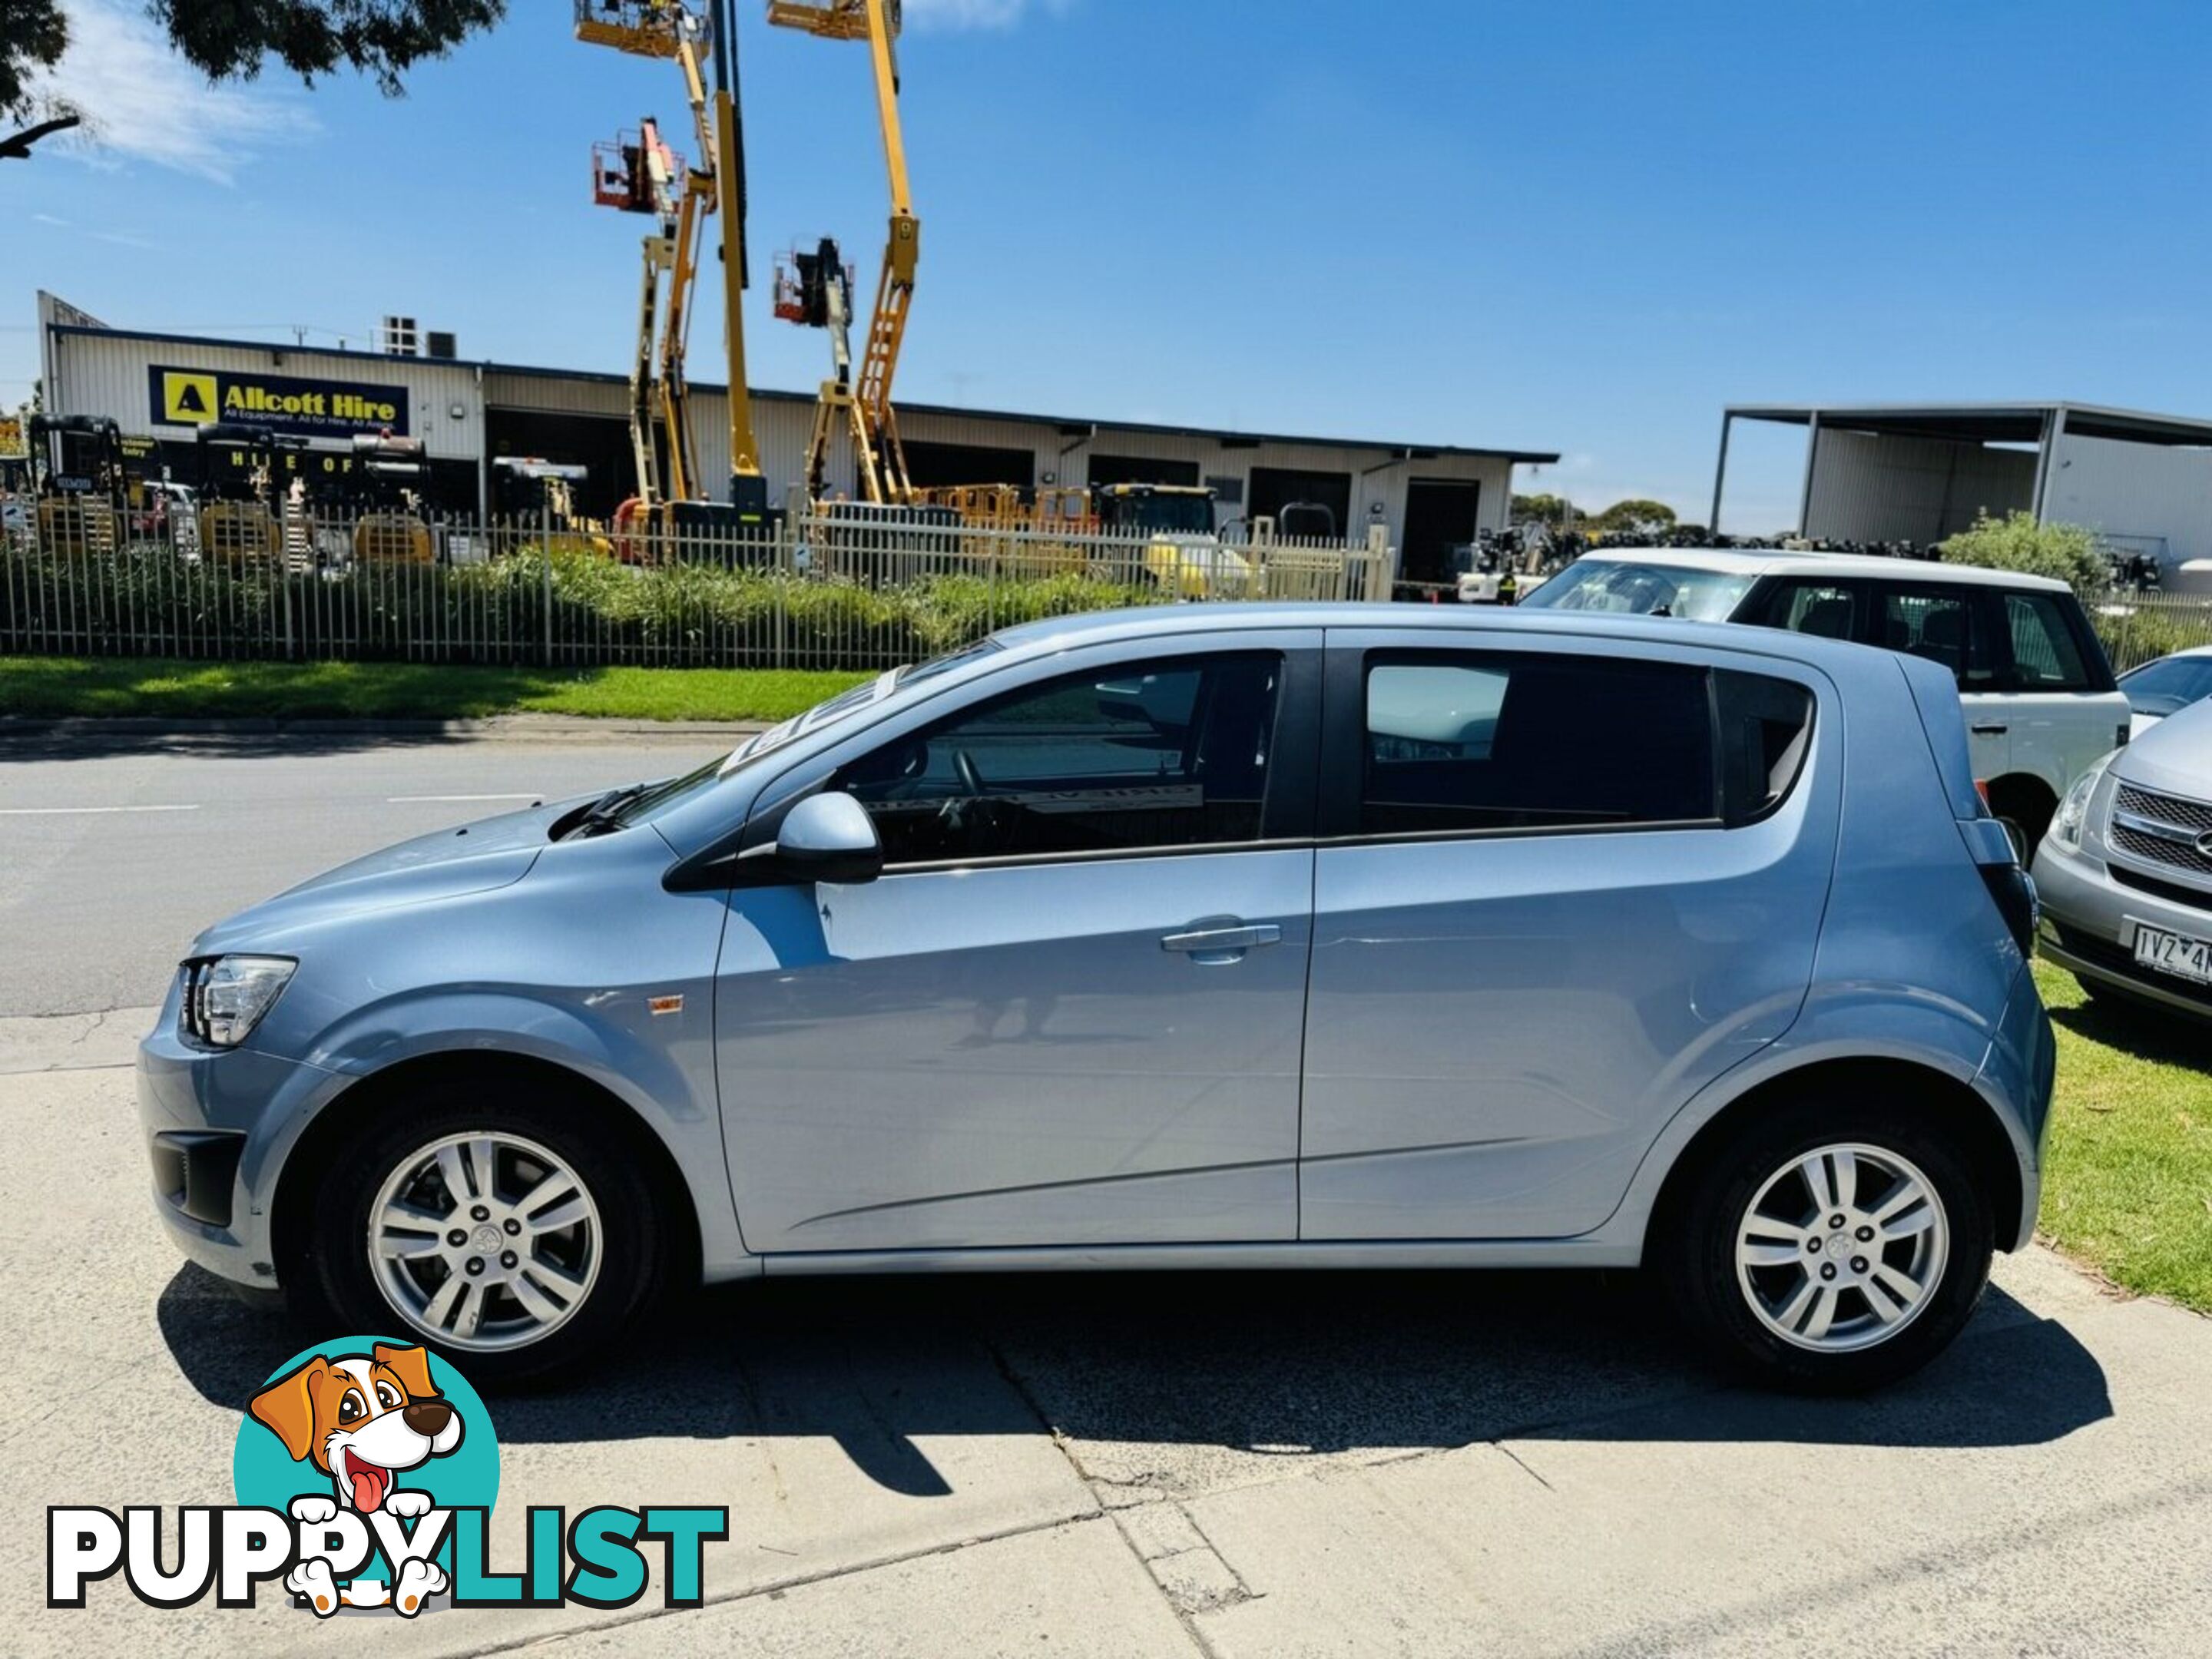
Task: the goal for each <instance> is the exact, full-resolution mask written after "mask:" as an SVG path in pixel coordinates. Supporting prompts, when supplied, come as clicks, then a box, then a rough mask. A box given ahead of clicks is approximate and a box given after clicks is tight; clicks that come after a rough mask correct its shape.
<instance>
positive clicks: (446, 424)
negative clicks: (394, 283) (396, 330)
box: [46, 334, 484, 461]
mask: <svg viewBox="0 0 2212 1659" xmlns="http://www.w3.org/2000/svg"><path fill="white" fill-rule="evenodd" d="M51 338H52V348H53V383H52V385H50V386H48V387H47V388H46V397H47V401H48V404H49V406H50V407H52V408H53V409H56V410H61V411H63V412H64V413H67V414H71V415H106V416H112V418H113V419H114V420H115V421H116V422H117V423H118V425H120V426H121V427H122V428H123V429H124V431H125V432H127V433H138V434H143V435H146V436H149V437H155V438H167V439H172V440H176V441H190V440H191V436H192V428H191V427H189V426H179V425H176V424H174V423H165V422H162V421H161V420H160V419H159V418H158V417H159V416H161V410H158V409H156V408H155V407H153V406H152V400H151V398H150V397H149V392H148V387H147V380H146V372H147V370H148V369H149V368H153V367H155V366H156V365H161V366H164V367H167V368H197V369H212V370H216V371H219V372H227V373H229V374H283V375H291V376H295V377H297V378H302V379H328V380H342V381H345V382H348V383H350V384H356V385H365V386H405V387H406V388H407V392H408V416H409V418H408V422H407V426H408V430H407V431H406V432H405V433H404V434H402V435H403V436H405V437H411V438H420V439H422V441H423V442H424V444H425V446H426V447H428V450H429V453H431V454H433V455H435V456H438V457H440V458H441V459H447V460H467V461H476V460H478V459H481V458H482V457H483V451H484V429H483V398H482V396H481V395H480V393H479V392H478V391H477V371H476V368H475V366H474V365H473V364H470V363H441V362H435V361H433V360H430V359H427V358H421V357H413V358H400V357H377V356H371V355H366V354H363V355H358V356H356V355H352V354H341V353H338V352H331V351H301V350H298V349H294V348H292V347H290V346H269V347H262V346H235V345H209V344H205V343H201V342H198V341H170V340H146V339H140V338H137V337H134V336H131V335H125V334H116V335H106V334H55V335H53V336H52V337H51ZM456 408H458V409H459V410H460V411H461V413H460V415H459V416H458V417H456V416H453V413H452V410H454V409H456ZM313 447H317V448H328V449H343V448H344V447H346V445H345V443H344V442H343V441H337V440H332V439H317V440H314V441H313Z"/></svg>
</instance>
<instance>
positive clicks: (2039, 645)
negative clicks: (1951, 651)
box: [2004, 593, 2093, 691]
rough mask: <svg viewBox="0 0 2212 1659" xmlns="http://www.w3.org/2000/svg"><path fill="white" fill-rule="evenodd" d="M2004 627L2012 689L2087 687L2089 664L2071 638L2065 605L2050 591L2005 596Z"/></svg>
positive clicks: (2044, 689) (2072, 631)
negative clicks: (2009, 647) (2008, 643)
mask: <svg viewBox="0 0 2212 1659" xmlns="http://www.w3.org/2000/svg"><path fill="white" fill-rule="evenodd" d="M2004 616H2005V626H2006V630H2007V632H2008V633H2009V634H2010V635H2011V636H2012V670H2013V682H2014V686H2015V689H2016V690H2021V691H2087V690H2090V689H2091V688H2092V685H2093V682H2092V680H2091V678H2090V675H2089V669H2088V665H2087V664H2086V663H2084V662H2083V661H2082V660H2081V647H2080V646H2078V645H2076V644H2075V642H2074V629H2073V628H2072V627H2071V625H2070V624H2069V622H2068V619H2067V615H2066V611H2065V609H2064V608H2063V606H2062V605H2060V604H2059V602H2058V600H2057V598H2056V597H2055V596H2054V595H2051V594H2049V593H2008V594H2006V595H2005V596H2004Z"/></svg>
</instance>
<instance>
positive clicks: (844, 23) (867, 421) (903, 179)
mask: <svg viewBox="0 0 2212 1659" xmlns="http://www.w3.org/2000/svg"><path fill="white" fill-rule="evenodd" d="M768 21H769V22H771V23H774V24H777V25H779V26H781V27H785V28H795V29H804V30H805V31H806V32H807V33H810V34H815V35H819V36H821V37H822V38H823V39H824V40H865V41H866V42H867V43H868V55H869V58H870V60H871V61H872V64H873V65H874V68H875V81H876V115H877V118H878V122H879V123H880V125H881V126H882V128H883V137H884V167H885V168H886V170H887V171H888V173H890V200H891V213H890V235H889V238H888V240H886V241H885V243H884V262H883V268H882V270H880V271H879V272H878V276H877V278H876V305H875V309H874V311H873V312H872V313H870V315H869V318H868V331H867V334H866V337H865V339H864V341H863V343H862V346H861V350H860V379H859V382H858V384H857V385H855V384H854V381H853V379H852V376H851V374H850V372H849V368H848V364H849V361H850V354H849V352H848V351H847V350H846V349H844V348H843V346H842V316H843V314H844V313H846V312H848V310H849V303H850V302H849V297H848V295H846V294H845V293H843V292H842V289H843V285H844V281H845V274H844V270H843V268H842V266H841V265H839V264H838V263H837V258H836V249H835V246H834V245H833V244H829V243H826V242H825V243H824V244H823V246H822V249H821V252H820V255H819V256H818V257H819V258H820V270H819V273H818V278H819V280H821V281H822V282H823V283H825V284H827V285H829V289H830V295H829V297H830V300H831V303H830V304H829V306H827V307H816V306H813V305H811V304H809V305H807V306H806V307H805V313H806V314H803V315H800V316H798V317H795V318H792V320H794V321H799V322H802V323H807V324H810V325H812V326H815V327H824V326H829V327H832V328H834V329H835V330H836V336H837V337H833V341H832V347H833V350H835V351H836V362H837V371H838V372H837V374H836V377H835V378H833V379H831V380H824V381H823V383H822V395H821V398H820V400H819V401H818V402H817V404H815V408H814V435H813V438H812V440H811V442H810V443H809V444H808V446H807V453H806V483H807V493H808V495H810V496H811V497H813V498H815V499H817V500H818V499H819V498H820V495H821V494H822V488H823V473H824V471H825V470H826V468H827V466H828V462H829V445H830V442H831V441H832V439H833V438H834V436H835V435H836V428H837V425H838V422H839V421H840V420H841V419H842V421H843V422H844V423H845V425H846V427H847V428H848V430H849V431H850V432H851V434H852V439H853V465H854V471H855V472H856V473H857V474H858V475H859V479H860V493H861V495H862V498H863V499H865V500H866V501H873V502H877V503H879V504H881V505H883V506H886V507H908V506H911V505H913V503H914V499H915V492H914V486H913V483H912V482H911V481H910V480H909V479H908V477H907V470H906V452H905V451H904V449H902V447H900V445H899V435H898V417H897V416H896V414H895V413H894V412H893V410H892V408H891V380H892V378H893V376H894V375H896V373H897V372H898V359H899V349H900V347H901V346H902V344H903V343H904V342H905V338H906V321H907V313H908V309H909V307H911V306H912V304H913V301H914V275H915V264H917V262H918V261H919V259H920V258H921V220H919V219H917V218H915V216H914V201H913V197H912V194H911V192H910V191H908V185H907V173H906V138H905V135H904V133H903V132H902V130H901V128H900V125H899V109H898V94H899V82H898V63H897V59H896V57H895V55H894V53H893V49H892V43H893V41H894V40H896V39H897V36H898V31H899V0H769V6H768ZM794 263H797V260H796V258H794ZM779 310H780V313H781V314H782V315H784V316H786V317H791V312H790V311H789V310H787V309H783V308H782V307H779ZM817 318H818V319H820V320H817Z"/></svg>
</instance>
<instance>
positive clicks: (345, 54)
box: [0, 0, 507, 120]
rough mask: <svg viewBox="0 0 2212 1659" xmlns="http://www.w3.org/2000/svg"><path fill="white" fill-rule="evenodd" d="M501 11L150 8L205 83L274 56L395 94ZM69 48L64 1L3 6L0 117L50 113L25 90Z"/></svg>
mask: <svg viewBox="0 0 2212 1659" xmlns="http://www.w3.org/2000/svg"><path fill="white" fill-rule="evenodd" d="M506 10H507V0H234V3H228V4H213V3H209V0H148V3H147V6H146V11H147V14H148V15H149V16H151V17H152V18H153V19H154V21H155V22H156V23H158V24H160V25H161V28H162V30H163V31H164V32H165V33H167V35H168V37H169V41H170V44H171V45H173V46H175V47H176V49H177V52H178V53H179V55H180V56H181V57H182V58H184V59H185V62H186V63H188V64H191V65H192V66H193V67H194V68H196V69H197V70H201V71H202V72H203V73H204V74H205V75H206V76H208V77H209V79H210V80H217V81H222V80H244V81H250V80H252V79H253V78H254V77H255V76H258V75H259V74H260V73H261V69H262V65H263V64H264V63H265V62H266V61H267V60H269V59H270V58H274V59H276V61H277V62H278V63H281V64H283V66H284V67H285V68H286V69H289V70H292V71H293V72H294V73H295V74H296V75H298V76H300V78H301V80H303V81H305V82H307V83H308V84H310V85H313V82H314V79H315V77H316V76H319V75H329V74H331V73H334V72H335V71H337V70H340V69H350V70H358V71H360V72H361V73H362V74H363V75H367V76H371V77H372V78H374V81H375V82H376V84H377V85H378V86H379V87H380V88H383V90H384V91H385V93H386V94H387V95H391V96H397V95H398V93H399V92H400V91H401V90H402V84H401V82H402V77H403V76H404V74H405V72H406V71H407V70H410V69H411V68H413V67H414V66H415V65H416V64H418V63H420V62H421V61H422V59H424V58H442V57H443V56H445V54H446V53H447V52H450V51H452V50H453V47H455V46H459V44H460V43H461V42H462V41H463V40H466V39H468V37H469V36H471V34H475V33H479V32H481V31H483V30H484V29H488V28H489V27H491V26H492V25H493V24H495V23H496V22H498V21H499V20H500V18H501V16H502V15H505V13H506ZM69 44H70V27H69V19H68V18H67V16H66V15H64V13H63V10H62V0H0V118H13V119H17V120H20V119H23V118H28V117H31V116H34V115H40V114H46V113H49V112H50V111H49V110H48V109H47V107H46V105H45V104H44V103H43V102H42V100H40V98H39V96H38V95H37V94H36V93H35V91H34V90H33V88H32V86H31V84H30V83H31V82H32V80H33V77H34V76H35V75H36V73H37V72H38V71H39V70H44V69H51V68H52V67H53V65H54V64H57V63H58V62H59V61H60V59H61V56H62V54H63V52H65V51H67V50H68V48H69ZM91 113H92V114H93V115H94V116H97V114H98V113H99V112H97V111H93V112H91Z"/></svg>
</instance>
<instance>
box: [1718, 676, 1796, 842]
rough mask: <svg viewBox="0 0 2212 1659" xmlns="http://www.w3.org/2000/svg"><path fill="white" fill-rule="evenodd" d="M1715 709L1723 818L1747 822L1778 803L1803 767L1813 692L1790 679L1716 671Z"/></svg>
mask: <svg viewBox="0 0 2212 1659" xmlns="http://www.w3.org/2000/svg"><path fill="white" fill-rule="evenodd" d="M1713 710H1714V715H1715V719H1716V721H1717V724H1718V726H1719V728H1720V755H1721V817H1722V818H1723V821H1725V822H1727V823H1732V824H1735V823H1751V822H1752V821H1753V819H1756V818H1760V817H1765V815H1766V814H1767V813H1769V812H1771V811H1773V810H1774V808H1775V807H1776V806H1778V805H1780V804H1781V802H1782V799H1783V797H1784V796H1785V795H1787V794H1788V793H1790V785H1791V784H1793V783H1795V782H1796V781H1797V774H1798V773H1799V772H1801V771H1802V770H1803V769H1804V765H1805V752H1806V750H1808V748H1809V747H1811V744H1812V739H1813V694H1812V693H1811V692H1810V691H1808V690H1806V689H1805V688H1804V687H1803V686H1802V685H1799V684H1796V683H1795V682H1794V681H1790V680H1778V679H1775V678H1772V677H1771V676H1769V675H1765V674H1741V673H1738V672H1736V671H1735V670H1733V669H1727V668H1722V669H1716V670H1715V671H1714V672H1713Z"/></svg>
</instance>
